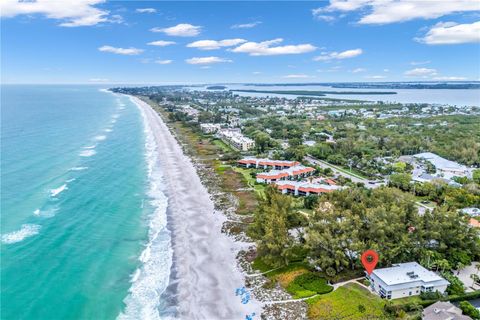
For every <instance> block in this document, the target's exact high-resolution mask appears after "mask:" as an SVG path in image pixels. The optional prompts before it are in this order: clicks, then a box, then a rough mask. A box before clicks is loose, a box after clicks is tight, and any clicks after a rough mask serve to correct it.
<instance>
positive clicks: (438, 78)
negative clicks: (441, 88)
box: [433, 77, 467, 81]
mask: <svg viewBox="0 0 480 320" xmlns="http://www.w3.org/2000/svg"><path fill="white" fill-rule="evenodd" d="M433 80H438V81H460V80H467V78H465V77H434V78H433Z"/></svg>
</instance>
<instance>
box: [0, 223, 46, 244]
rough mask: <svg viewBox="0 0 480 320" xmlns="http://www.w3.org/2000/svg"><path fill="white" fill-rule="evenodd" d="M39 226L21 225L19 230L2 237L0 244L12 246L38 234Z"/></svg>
mask: <svg viewBox="0 0 480 320" xmlns="http://www.w3.org/2000/svg"><path fill="white" fill-rule="evenodd" d="M40 228H41V226H40V225H38V224H22V227H21V228H20V230H17V231H13V232H10V233H7V234H4V235H2V242H3V243H5V244H12V243H17V242H20V241H22V240H24V239H26V238H28V237H32V236H34V235H36V234H38V233H39V232H40Z"/></svg>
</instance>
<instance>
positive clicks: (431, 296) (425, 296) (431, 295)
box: [420, 291, 442, 300]
mask: <svg viewBox="0 0 480 320" xmlns="http://www.w3.org/2000/svg"><path fill="white" fill-rule="evenodd" d="M441 297H442V294H441V293H440V292H438V291H435V292H422V293H420V298H422V300H438V299H440V298H441Z"/></svg>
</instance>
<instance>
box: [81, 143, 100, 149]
mask: <svg viewBox="0 0 480 320" xmlns="http://www.w3.org/2000/svg"><path fill="white" fill-rule="evenodd" d="M96 147H97V145H96V144H93V145H91V146H86V147H83V149H95V148H96Z"/></svg>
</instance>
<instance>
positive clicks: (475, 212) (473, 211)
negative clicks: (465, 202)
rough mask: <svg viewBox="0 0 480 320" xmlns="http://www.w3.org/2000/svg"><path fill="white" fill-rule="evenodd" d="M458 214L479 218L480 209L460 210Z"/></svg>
mask: <svg viewBox="0 0 480 320" xmlns="http://www.w3.org/2000/svg"><path fill="white" fill-rule="evenodd" d="M460 212H462V213H465V214H468V215H471V216H479V215H480V209H479V208H475V207H470V208H463V209H460Z"/></svg>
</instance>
